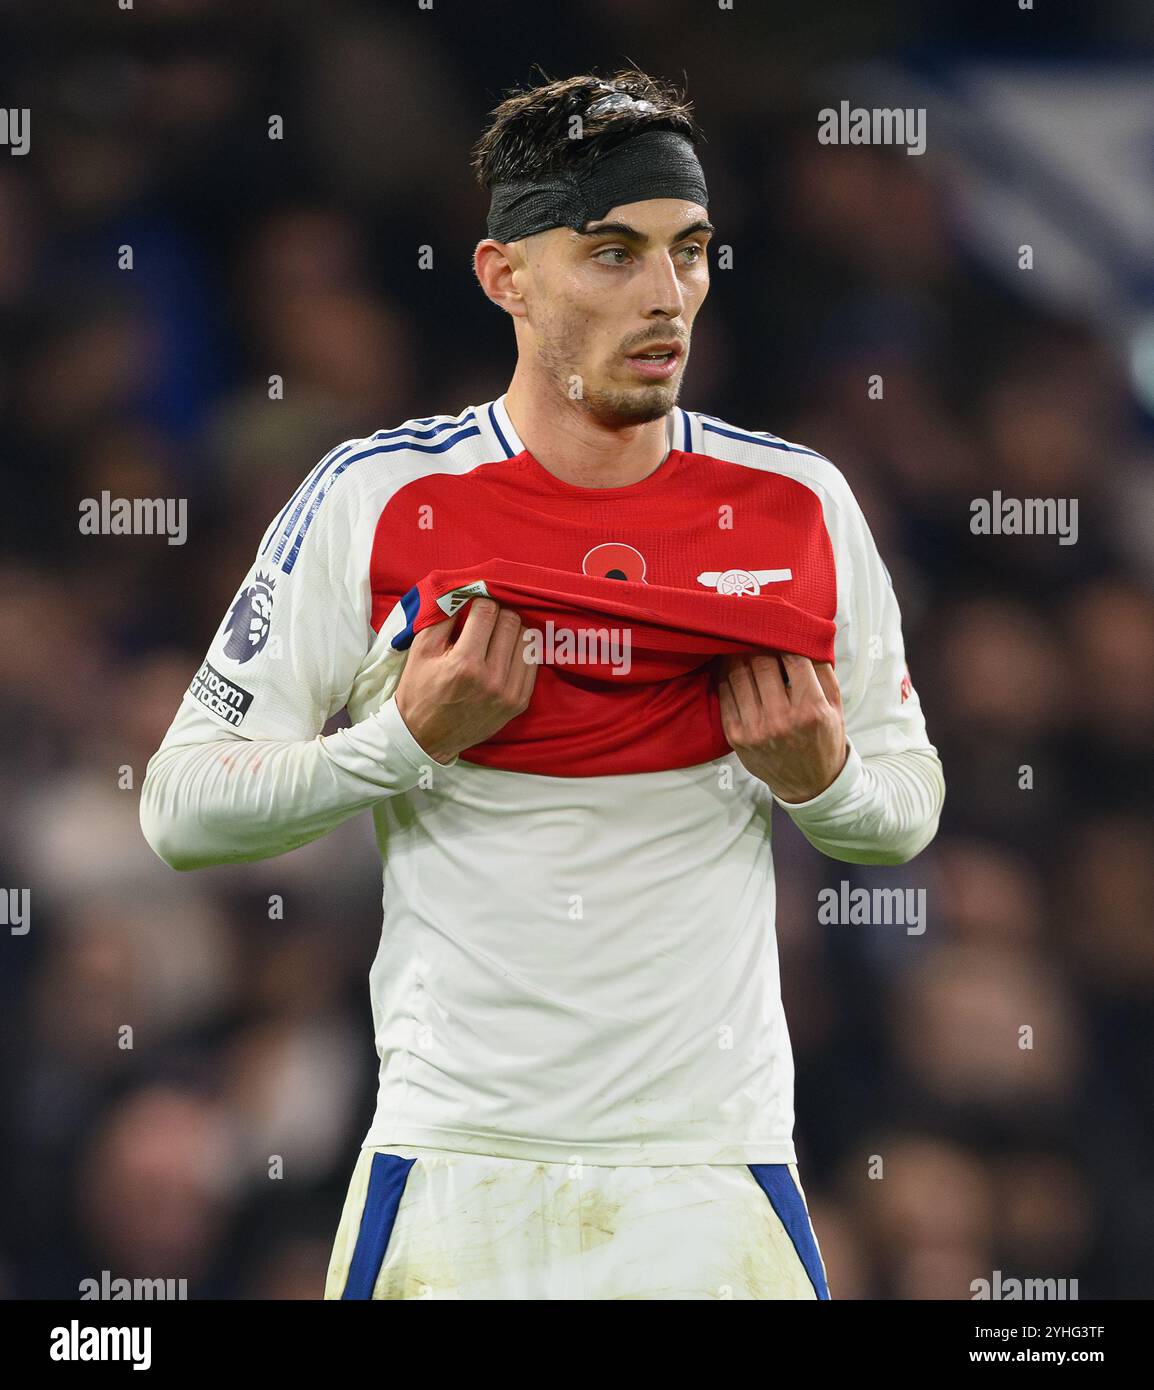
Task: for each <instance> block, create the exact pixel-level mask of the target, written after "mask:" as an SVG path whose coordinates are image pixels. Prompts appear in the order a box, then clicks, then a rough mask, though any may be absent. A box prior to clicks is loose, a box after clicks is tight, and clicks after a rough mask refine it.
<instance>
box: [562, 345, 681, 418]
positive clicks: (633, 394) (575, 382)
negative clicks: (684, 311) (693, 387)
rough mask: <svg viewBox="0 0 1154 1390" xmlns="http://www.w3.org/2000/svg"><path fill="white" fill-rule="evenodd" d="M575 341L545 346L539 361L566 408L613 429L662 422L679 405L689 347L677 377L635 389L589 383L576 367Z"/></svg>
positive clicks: (639, 383) (641, 383)
mask: <svg viewBox="0 0 1154 1390" xmlns="http://www.w3.org/2000/svg"><path fill="white" fill-rule="evenodd" d="M576 347H577V345H576V344H574V343H573V342H572V340H571V339H569V340H564V341H558V342H554V343H547V344H542V345H541V347H540V348H539V350H538V357H539V359H540V362H541V365H542V367H543V368H544V371H545V376H546V379H547V380H548V381H550V382H552V384H553V388H554V390H555V392H556V393H557V395H558V396H559V397H560V398H561V399H562V400H563V401H565V402H566V404H569V405H572V406H575V407H576V408H577V409H579V410H582V411H584V412H585V413H586V414H587V415H591V416H592V417H593V419H595V420H596V421H597V422H598V423H599V424H602V425H606V426H608V427H609V428H611V429H620V428H622V427H623V426H626V425H646V424H648V423H649V422H650V421H651V420H660V419H661V418H662V417H663V416H665V415H668V414H669V412H670V411H671V410H672V409H673V407H674V406H675V405H676V404H677V398H678V396H679V395H680V393H681V379H682V376H683V375H684V372H685V363H686V361H687V360H688V357H689V345H688V343H687V344H686V345H685V351H684V353H683V354H682V356H681V358H680V361H679V363H678V366H679V370H678V372H677V375H676V376H674V377H672V378H671V379H670V380H669V381H652V382H638V384H637V385H636V386H634V387H632V388H629V387H625V386H620V387H615V386H604V387H599V386H596V385H593V384H592V383H590V382H589V381H587V380H586V379H585V378H584V376H583V375H582V373H581V372H580V371H579V370H578V369H577V367H576V366H574V362H575V361H578V360H579V359H580V357H581V353H580V352H579V351H577V350H576Z"/></svg>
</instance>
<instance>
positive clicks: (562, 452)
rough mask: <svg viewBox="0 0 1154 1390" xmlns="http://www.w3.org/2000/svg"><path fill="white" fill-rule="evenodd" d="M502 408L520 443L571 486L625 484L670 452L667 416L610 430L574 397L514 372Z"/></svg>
mask: <svg viewBox="0 0 1154 1390" xmlns="http://www.w3.org/2000/svg"><path fill="white" fill-rule="evenodd" d="M505 409H506V410H507V411H508V412H509V419H510V420H511V421H512V422H513V428H514V429H515V430H516V431H517V434H518V436H519V437H520V440H521V443H522V444H524V446H525V448H526V449H528V451H529V452H530V453H531V454H532V455H533V457H534V458H535V459H536V460H537V462H538V463H539V464H540V465H541V466H542V468H545V469H548V471H549V472H550V473H552V474H553V475H554V477H557V478H560V479H561V480H562V482H566V483H572V484H573V485H574V486H575V487H588V488H603V487H629V486H630V485H631V484H632V483H638V482H640V481H641V480H642V478H647V477H648V476H649V474H650V473H652V472H653V471H654V470H655V469H657V468H659V467H660V466H661V464H662V462H663V461H664V460H665V458H666V456H667V455H668V453H669V443H668V423H667V417H666V416H664V415H663V416H662V417H661V418H660V419H659V420H650V421H648V422H647V423H645V424H643V425H627V426H624V427H622V428H620V429H613V428H611V427H609V426H608V425H603V424H601V422H600V421H598V420H596V419H594V418H593V416H591V415H590V414H589V413H588V412H587V411H585V410H582V409H581V407H580V404H579V403H578V402H576V401H566V400H562V401H560V402H559V401H558V400H557V397H556V396H555V395H554V394H552V393H549V394H546V393H545V392H544V391H542V390H540V389H538V388H535V387H533V385H532V384H531V383H528V382H526V381H525V380H524V379H523V378H522V377H521V376H520V373H519V370H518V372H515V373H514V374H513V380H512V382H511V383H510V385H509V389H508V391H507V393H506V395H505Z"/></svg>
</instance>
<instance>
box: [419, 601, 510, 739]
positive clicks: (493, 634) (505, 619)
mask: <svg viewBox="0 0 1154 1390" xmlns="http://www.w3.org/2000/svg"><path fill="white" fill-rule="evenodd" d="M453 627H454V624H453V623H452V622H443V623H434V624H433V625H432V627H427V628H424V629H423V630H422V631H421V632H418V633H417V635H416V636H415V637H414V638H413V642H412V645H411V646H410V648H409V657H408V660H407V661H406V662H405V669H404V671H403V672H402V673H401V679H400V681H399V682H398V684H397V690H396V695H395V697H394V698H395V699H396V702H397V709H398V711H399V712H400V716H401V718H402V719H403V720H404V721H405V725H406V727H407V728H408V730H409V733H411V734H412V736H413V737H414V738H415V739H416V740H417V742H418V743H419V744H420V745H421V747H422V748H423V749H424V750H425V752H426V753H428V754H429V756H430V757H432V758H435V759H436V760H437V762H439V763H447V762H450V761H452V759H453V757H454V756H455V755H456V754H457V753H460V752H461V750H462V749H464V748H472V747H473V745H474V744H476V743H484V741H485V740H486V739H487V738H490V737H492V735H493V734H495V733H496V732H497V730H498V729H500V728H501V727H502V726H503V725H505V724H507V723H508V722H509V720H510V719H512V718H513V717H514V716H515V715H518V714H521V713H522V712H523V711H524V710H525V709H527V708H528V705H529V698H530V696H531V695H532V694H533V685H534V683H535V681H536V679H537V667H536V665H535V664H534V663H532V662H530V661H527V660H526V647H525V643H524V642H523V641H522V640H521V619H520V618H519V617H518V615H517V614H516V613H514V612H513V610H512V609H511V608H502V607H501V606H500V605H499V604H497V603H494V601H493V600H492V599H489V598H475V599H472V600H470V603H469V611H468V612H467V613H466V614H465V621H464V623H463V624H462V626H461V631H460V634H459V635H458V637H457V640H456V641H455V642H454V641H450V636H451V633H452V629H453Z"/></svg>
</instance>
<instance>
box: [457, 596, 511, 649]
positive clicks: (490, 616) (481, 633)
mask: <svg viewBox="0 0 1154 1390" xmlns="http://www.w3.org/2000/svg"><path fill="white" fill-rule="evenodd" d="M500 612H501V608H500V605H499V604H497V603H495V602H494V601H493V600H492V599H491V598H475V599H470V601H469V611H468V612H467V613H466V614H465V621H464V623H463V625H462V627H461V632H460V635H459V636H458V638H457V641H456V649H457V652H458V654H459V655H460V656H462V657H464V658H466V659H467V660H470V661H476V662H477V663H478V664H482V665H483V664H484V661H485V654H486V652H487V651H488V650H489V638H490V637H491V636H492V632H493V629H494V627H496V625H497V617H498V615H499V614H500Z"/></svg>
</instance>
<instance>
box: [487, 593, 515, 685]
mask: <svg viewBox="0 0 1154 1390" xmlns="http://www.w3.org/2000/svg"><path fill="white" fill-rule="evenodd" d="M522 645H523V644H522V642H521V619H520V616H519V615H518V614H517V613H515V612H514V611H513V609H512V608H502V609H501V611H500V612H499V613H498V614H497V621H496V622H495V623H494V624H493V631H492V632H491V633H490V634H489V650H488V651H487V652H486V654H485V661H486V663H487V665H488V666H489V667H490V669H491V671H492V673H493V676H494V679H495V680H496V681H498V682H499V683H500V685H501V687H502V689H504V688H506V687H507V686H508V684H509V679H510V676H511V675H512V672H513V662H514V660H516V659H517V657H518V656H519V654H520V650H521V647H522Z"/></svg>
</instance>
